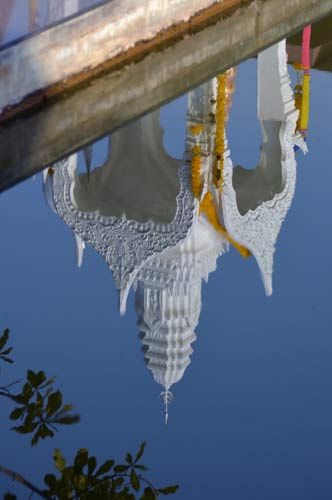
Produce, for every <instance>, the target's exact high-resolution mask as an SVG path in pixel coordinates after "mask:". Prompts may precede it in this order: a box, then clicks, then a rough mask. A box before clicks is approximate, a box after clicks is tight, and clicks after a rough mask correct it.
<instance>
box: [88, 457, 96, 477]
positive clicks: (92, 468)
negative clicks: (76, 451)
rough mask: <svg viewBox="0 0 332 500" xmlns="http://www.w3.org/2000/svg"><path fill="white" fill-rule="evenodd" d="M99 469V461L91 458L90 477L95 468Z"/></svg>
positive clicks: (89, 463)
mask: <svg viewBox="0 0 332 500" xmlns="http://www.w3.org/2000/svg"><path fill="white" fill-rule="evenodd" d="M96 467H97V460H96V459H95V457H90V458H89V460H88V475H89V476H91V474H92V473H93V471H94V470H95V468H96Z"/></svg>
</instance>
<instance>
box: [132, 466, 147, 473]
mask: <svg viewBox="0 0 332 500" xmlns="http://www.w3.org/2000/svg"><path fill="white" fill-rule="evenodd" d="M134 467H135V469H139V470H142V471H144V472H146V471H147V470H149V469H148V468H147V467H146V466H145V465H135V466H134Z"/></svg>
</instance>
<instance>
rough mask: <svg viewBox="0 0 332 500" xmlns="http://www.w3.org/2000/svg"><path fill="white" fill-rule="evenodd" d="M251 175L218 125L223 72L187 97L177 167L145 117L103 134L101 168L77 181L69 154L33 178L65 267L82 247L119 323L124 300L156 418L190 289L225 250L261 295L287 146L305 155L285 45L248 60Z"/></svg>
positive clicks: (228, 94) (286, 196) (268, 275)
mask: <svg viewBox="0 0 332 500" xmlns="http://www.w3.org/2000/svg"><path fill="white" fill-rule="evenodd" d="M258 83H259V85H258V89H259V91H258V118H259V120H260V122H261V128H262V148H261V157H260V161H259V165H258V167H257V168H256V169H255V170H254V171H247V170H245V169H244V168H243V167H242V166H237V167H235V168H234V169H233V165H232V160H231V155H230V151H229V150H228V148H227V137H226V122H227V116H228V112H229V108H230V106H231V99H232V93H233V90H234V71H233V70H228V71H227V72H226V73H225V74H224V75H221V76H219V77H218V78H214V79H212V80H211V81H210V82H207V83H205V84H204V85H201V86H200V87H198V88H196V89H195V90H193V91H191V92H190V93H189V95H188V111H187V136H186V147H185V154H184V158H183V160H182V162H179V161H177V160H174V159H173V158H171V157H170V156H169V155H168V154H167V153H166V152H165V150H164V148H163V145H162V131H161V128H160V125H159V113H158V112H154V113H152V114H150V115H148V116H146V117H143V118H141V119H140V120H138V121H136V122H135V123H133V124H130V125H128V126H127V127H125V128H123V129H122V130H120V131H118V132H116V133H115V134H113V135H112V139H111V140H109V143H108V144H109V147H108V156H107V159H106V161H105V163H104V164H103V165H101V166H100V167H98V168H96V169H94V170H93V171H92V172H91V168H90V163H91V154H92V150H91V148H87V149H86V150H85V160H86V173H84V174H80V173H79V171H78V166H77V155H76V154H75V155H72V156H70V157H69V158H68V159H66V160H64V161H62V162H60V163H59V164H57V165H56V168H54V169H49V170H47V171H45V172H44V193H45V197H46V200H47V202H48V204H49V206H50V207H51V208H52V209H53V210H54V211H55V213H57V214H58V215H59V216H60V217H61V218H62V219H63V220H64V221H65V223H66V224H67V225H68V226H69V227H70V228H71V229H72V230H73V232H74V236H75V242H76V253H77V264H78V265H79V266H80V265H81V264H82V259H83V252H84V245H85V242H87V243H89V244H90V245H91V246H92V247H93V248H95V249H96V250H97V251H98V252H99V253H100V254H101V255H102V256H103V257H104V259H105V260H106V262H107V264H108V266H109V267H110V269H111V271H112V273H113V276H114V281H115V286H116V288H117V290H118V294H119V304H120V312H121V313H122V314H123V313H124V312H125V308H126V300H127V296H128V292H129V290H130V288H131V287H133V288H134V289H135V290H136V310H137V314H138V325H139V329H140V331H141V335H140V336H141V340H142V343H143V351H144V355H145V359H146V362H147V366H148V368H149V370H150V371H151V372H152V375H153V377H154V379H155V380H156V381H157V382H158V383H160V384H161V385H162V386H163V392H162V397H163V399H164V403H165V418H166V421H167V418H168V405H169V403H170V401H171V400H172V393H171V392H170V389H171V387H172V385H173V384H175V383H176V382H178V381H179V380H180V379H181V378H182V376H183V374H184V371H185V369H186V367H187V366H188V365H189V363H190V358H189V357H190V354H191V353H192V348H191V344H192V342H193V341H194V340H195V338H196V337H195V328H196V326H197V324H198V321H199V315H200V310H201V284H202V280H203V279H205V280H206V281H207V279H208V275H209V273H210V272H212V271H214V270H215V267H216V260H217V258H218V256H220V255H222V254H223V253H225V252H226V251H228V249H229V245H233V246H235V248H236V249H237V250H238V251H239V252H240V253H241V255H243V256H244V257H248V256H250V255H251V254H252V255H253V256H254V257H255V259H256V260H257V263H258V266H259V268H260V271H261V275H262V279H263V283H264V286H265V290H266V293H267V294H268V295H270V294H271V293H272V270H273V254H274V250H275V244H276V240H277V236H278V233H279V231H280V228H281V225H282V222H283V220H284V218H285V217H286V215H287V212H288V210H289V208H290V205H291V202H292V199H293V195H294V190H295V182H296V161H295V153H294V146H295V145H297V146H298V147H300V148H301V149H302V150H303V151H304V152H306V147H305V143H304V141H303V138H302V137H301V135H300V134H299V133H298V132H297V130H296V122H297V117H298V111H297V110H296V108H295V104H294V96H293V93H292V90H291V88H290V79H289V75H288V69H287V55H286V47H285V42H284V41H283V42H280V43H278V44H277V45H275V46H273V47H271V48H269V49H267V50H266V51H264V52H263V53H262V54H260V55H259V56H258Z"/></svg>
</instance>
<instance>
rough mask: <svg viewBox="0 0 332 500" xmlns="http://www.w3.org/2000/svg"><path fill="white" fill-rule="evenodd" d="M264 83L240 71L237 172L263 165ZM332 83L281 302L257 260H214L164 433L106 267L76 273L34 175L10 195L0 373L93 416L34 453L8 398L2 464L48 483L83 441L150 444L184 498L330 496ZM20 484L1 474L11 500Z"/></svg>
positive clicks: (5, 212)
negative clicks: (268, 289) (259, 95)
mask: <svg viewBox="0 0 332 500" xmlns="http://www.w3.org/2000/svg"><path fill="white" fill-rule="evenodd" d="M256 80H257V79H256V61H254V60H251V61H247V62H246V63H244V64H242V65H241V66H240V67H239V71H238V76H237V80H236V87H237V89H236V93H235V96H234V105H233V108H232V110H231V118H230V123H229V133H228V136H229V145H230V147H231V152H232V157H233V160H234V164H238V163H241V164H243V165H245V166H247V167H253V166H254V165H255V164H256V163H257V161H258V157H259V145H260V135H259V134H260V131H259V127H258V122H257V119H256V92H257V81H256ZM331 84H332V75H331V74H321V73H314V74H313V78H312V99H311V116H310V132H309V139H308V145H309V149H310V154H309V155H308V156H307V157H303V156H302V155H301V154H299V155H298V184H297V189H296V194H295V198H294V202H293V205H292V207H291V209H290V211H289V213H288V216H287V219H286V220H285V222H284V224H283V227H282V231H281V234H280V237H279V240H278V244H277V251H276V254H275V269H274V293H273V296H272V297H271V298H266V297H265V294H264V288H263V285H262V283H261V280H260V276H259V271H258V268H257V265H256V263H255V261H254V260H253V259H250V260H249V261H244V260H242V259H241V257H240V256H239V255H238V254H237V253H236V252H235V251H231V252H230V253H229V254H227V255H225V256H223V257H222V258H220V259H219V261H218V269H217V270H216V271H215V273H213V274H211V275H210V278H209V282H208V284H205V285H203V294H202V295H203V307H202V313H201V317H200V322H199V325H198V328H197V330H196V334H197V341H196V342H195V343H194V344H193V348H194V353H193V355H192V356H191V360H192V364H191V365H190V366H189V367H188V368H187V370H186V373H185V376H184V377H183V379H182V380H181V382H179V384H177V386H176V387H175V388H174V391H173V392H174V395H175V401H174V403H173V404H172V406H171V409H170V420H169V425H168V426H165V425H164V423H163V412H162V402H161V400H160V399H159V398H158V394H159V392H160V390H161V388H160V387H159V386H158V385H157V384H156V383H155V382H154V381H153V379H152V377H151V376H150V373H149V372H148V370H147V368H146V366H145V364H144V362H143V355H142V353H141V351H140V347H141V344H140V341H139V339H138V328H137V326H136V317H135V311H134V305H133V297H132V296H131V297H130V299H129V302H128V307H127V314H126V316H125V317H123V318H121V317H120V316H119V314H118V311H117V298H116V294H115V290H114V286H113V281H112V276H111V273H110V272H109V270H108V269H107V267H106V265H105V263H104V261H103V260H102V258H101V257H100V256H99V255H98V254H97V253H96V252H94V251H93V250H91V249H88V250H87V252H86V255H85V261H84V264H83V267H82V269H80V270H78V269H76V267H75V265H74V246H73V241H72V236H71V234H70V231H69V229H68V228H67V227H66V226H65V225H64V224H63V222H62V221H61V220H60V219H58V218H57V217H56V216H55V215H54V214H53V213H52V212H51V211H50V210H49V208H48V207H47V206H46V204H45V202H44V199H43V195H42V188H41V179H40V177H39V176H38V177H37V178H36V180H35V181H32V180H28V181H27V182H25V183H24V184H21V185H19V186H17V187H15V188H13V189H12V190H10V191H8V192H6V193H3V194H1V197H0V226H1V239H0V249H1V257H2V258H1V261H0V276H1V281H0V298H1V307H0V328H5V327H7V326H8V327H9V328H10V329H11V331H12V344H13V345H14V357H15V364H14V365H13V366H6V367H5V368H4V370H3V371H2V372H1V377H2V378H3V380H4V381H7V380H11V379H14V378H17V377H19V376H21V375H23V374H24V372H25V370H26V369H27V368H28V367H32V368H35V369H44V370H45V371H47V373H48V374H50V375H53V374H56V375H57V376H58V378H57V380H58V385H59V387H60V388H61V390H62V392H63V394H64V397H65V399H66V400H67V401H70V402H72V403H73V404H74V406H75V409H76V410H77V411H78V412H79V413H81V415H82V422H81V423H80V424H79V425H77V426H75V427H72V428H71V429H63V430H61V432H60V433H59V434H58V435H57V436H56V438H55V439H54V440H53V441H46V442H45V443H42V444H41V445H39V446H38V447H36V448H35V449H33V450H31V448H30V447H29V443H28V440H26V439H25V438H24V437H22V436H16V435H15V434H13V433H10V432H7V429H8V427H9V422H8V421H7V418H6V415H7V414H8V413H9V406H8V407H7V403H4V402H3V401H1V412H0V429H1V445H0V463H1V464H4V465H6V466H8V467H11V468H13V469H15V470H17V471H19V472H21V473H22V474H23V475H25V476H27V477H29V478H31V479H32V480H34V481H35V482H36V483H38V484H41V481H40V479H39V478H41V476H42V475H43V474H44V473H46V472H48V471H50V470H51V469H52V458H51V454H52V450H53V448H54V447H59V448H60V449H61V450H62V451H63V453H64V454H65V455H66V456H68V457H69V458H72V456H73V453H74V451H76V450H77V449H78V448H81V447H87V448H89V449H90V450H91V452H93V453H94V454H95V455H96V456H98V457H100V459H101V460H103V459H106V458H107V457H109V456H111V457H117V458H120V457H121V456H122V455H123V454H124V453H125V452H126V451H135V449H136V448H137V447H138V445H139V444H140V443H141V442H142V441H144V440H147V442H148V447H147V451H146V463H147V465H149V466H150V469H151V470H150V478H151V479H152V480H153V481H154V482H155V483H156V484H158V485H166V484H172V483H179V484H180V485H181V488H180V491H179V493H178V494H177V495H176V496H175V497H174V498H179V499H185V500H187V499H188V500H189V499H190V500H196V499H197V500H198V499H202V498H222V499H225V500H244V499H246V500H251V499H252V500H263V499H264V500H265V499H266V498H269V500H274V499H276V500H277V499H278V500H279V499H280V498H283V499H284V500H294V499H297V498H301V500H312V499H314V498H315V499H316V498H319V499H320V500H325V499H326V500H327V499H330V498H331V496H332V476H331V473H330V471H331V465H332V396H331V394H332V391H331V385H332V364H331V358H332V328H331V299H330V298H331V291H332V290H331V288H332V284H331V283H332V279H331V278H332V271H331V257H330V256H331V248H332V233H331V230H330V221H329V220H328V217H329V215H330V203H329V201H330V189H331V185H332V169H331V155H330V148H329V145H330V142H329V141H330V133H331V132H330V130H331V128H330V116H331V115H332V104H331V99H330V95H331V87H332V85H331ZM185 107H186V101H185V98H180V99H179V100H178V101H177V102H176V103H173V104H171V105H169V106H168V107H167V108H166V109H165V110H164V111H163V112H162V123H163V125H164V127H165V129H166V134H165V146H166V148H167V150H168V151H169V152H170V153H171V154H173V155H175V156H178V157H181V155H182V153H183V141H184V126H185V123H184V116H185V115H184V114H185ZM10 486H11V484H9V483H8V482H6V480H4V478H2V477H0V492H1V493H2V492H3V491H5V489H6V488H9V487H10ZM12 489H13V488H12ZM19 498H21V497H19ZM22 498H24V497H23V496H22Z"/></svg>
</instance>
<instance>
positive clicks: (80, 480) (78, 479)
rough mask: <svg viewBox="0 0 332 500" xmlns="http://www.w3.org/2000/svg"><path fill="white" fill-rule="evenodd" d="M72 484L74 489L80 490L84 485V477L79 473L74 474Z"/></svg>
mask: <svg viewBox="0 0 332 500" xmlns="http://www.w3.org/2000/svg"><path fill="white" fill-rule="evenodd" d="M73 483H74V486H75V488H76V490H78V491H82V490H84V488H85V485H86V477H85V476H83V475H82V474H80V475H79V476H75V477H74V479H73Z"/></svg>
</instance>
